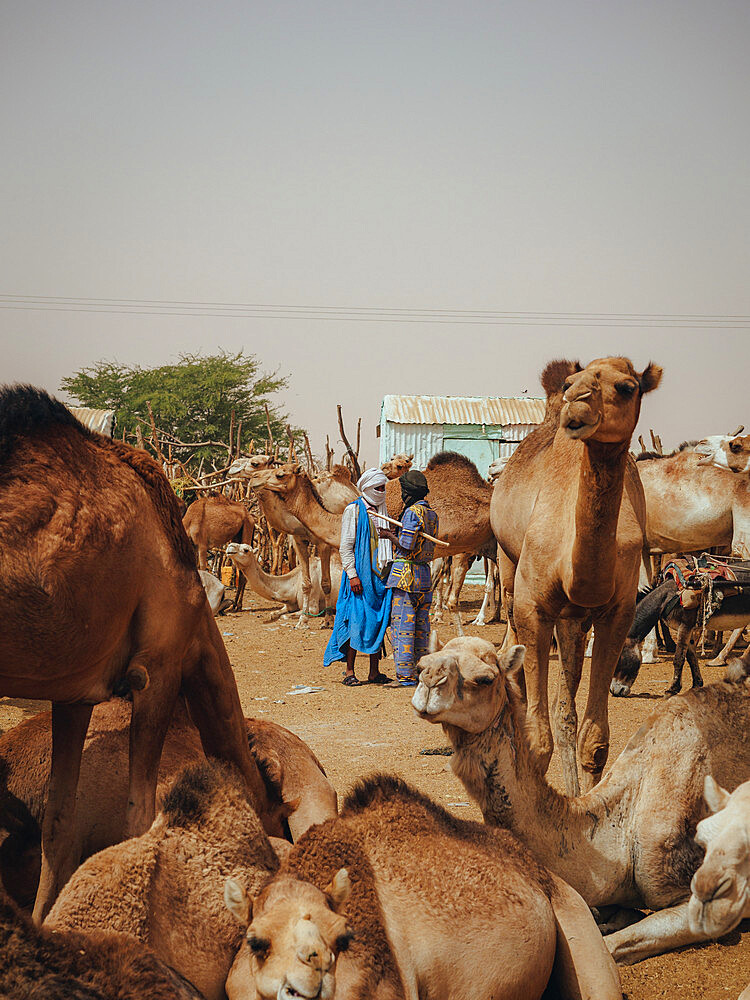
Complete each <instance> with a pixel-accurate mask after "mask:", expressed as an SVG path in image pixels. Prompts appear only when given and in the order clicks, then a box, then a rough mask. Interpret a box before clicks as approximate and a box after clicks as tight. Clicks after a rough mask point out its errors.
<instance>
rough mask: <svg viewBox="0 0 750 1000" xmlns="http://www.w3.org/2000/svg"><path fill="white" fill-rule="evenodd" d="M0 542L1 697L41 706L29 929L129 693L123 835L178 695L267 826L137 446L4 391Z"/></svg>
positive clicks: (65, 865)
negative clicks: (38, 851)
mask: <svg viewBox="0 0 750 1000" xmlns="http://www.w3.org/2000/svg"><path fill="white" fill-rule="evenodd" d="M0 537H2V539H3V544H2V547H0V620H2V623H3V625H2V630H0V693H2V694H4V695H8V696H10V697H13V698H45V699H49V700H50V701H51V702H52V773H51V777H50V784H49V791H48V796H47V804H46V809H45V815H44V823H43V827H42V872H41V877H40V881H39V891H38V893H37V899H36V904H35V907H34V919H35V920H36V921H37V922H40V921H41V919H42V918H43V916H44V915H45V913H46V912H47V910H48V909H49V906H50V905H51V903H52V901H53V900H54V899H55V897H56V895H57V893H58V891H59V889H60V888H61V887H62V885H64V883H65V881H66V880H67V877H68V875H69V874H70V873H71V871H72V866H73V856H72V852H73V830H74V824H75V795H76V785H77V782H78V771H79V767H80V761H81V750H82V748H83V743H84V739H85V736H86V730H87V728H88V725H89V720H90V718H91V712H92V708H93V706H94V705H95V704H96V703H98V702H101V701H106V700H108V699H109V698H111V697H112V695H113V694H115V693H118V694H122V693H126V692H127V691H131V692H132V698H133V713H132V721H131V726H130V765H129V792H128V806H127V814H126V832H127V835H128V836H133V835H136V834H138V833H140V832H142V831H143V830H144V829H147V828H148V826H149V825H150V824H151V821H152V820H153V817H154V811H155V791H156V776H157V771H158V763H159V756H160V754H161V748H162V743H163V741H164V734H165V732H166V730H167V726H168V725H169V719H170V717H171V714H172V709H173V706H174V703H175V701H176V699H177V696H178V694H179V692H180V691H182V692H183V693H184V694H185V696H186V698H187V700H188V704H189V706H190V714H191V716H192V718H193V719H194V721H195V723H196V725H197V727H198V730H199V732H200V735H201V741H202V743H203V746H204V748H205V750H206V752H207V753H210V754H212V755H213V756H216V757H220V758H223V759H226V760H229V761H232V762H234V763H236V764H237V765H238V767H239V768H240V770H241V771H242V773H243V774H244V776H245V779H246V781H247V782H248V787H249V789H250V791H251V793H252V795H253V796H254V800H255V803H256V805H257V808H258V810H259V814H260V815H261V817H262V818H265V817H266V812H267V809H268V801H267V797H266V791H265V786H264V784H263V781H262V779H261V776H260V773H259V771H258V768H257V766H256V764H255V762H254V761H253V759H252V757H251V756H250V753H249V751H248V747H247V737H246V733H245V725H244V718H243V715H242V709H241V706H240V699H239V695H238V694H237V686H236V684H235V680H234V675H233V674H232V668H231V666H230V663H229V657H228V656H227V652H226V649H225V648H224V644H223V642H222V640H221V636H220V635H219V631H218V628H217V626H216V622H215V621H214V618H213V615H212V613H211V609H210V608H209V606H208V602H207V600H206V595H205V593H204V591H203V587H202V585H201V582H200V578H199V576H198V571H197V567H196V560H195V554H194V552H193V548H192V546H191V544H190V542H189V540H188V538H187V535H186V534H185V531H184V529H183V527H182V523H181V521H180V518H179V512H178V507H177V499H176V497H175V495H174V492H173V491H172V488H171V486H170V485H169V482H168V481H167V479H166V477H165V476H164V473H163V472H162V470H161V468H160V467H159V465H158V464H157V463H156V462H155V461H154V460H153V459H151V458H150V457H149V456H148V455H147V454H146V452H144V451H141V450H138V449H135V448H131V447H129V446H128V445H125V444H122V443H120V442H117V441H113V440H110V439H108V438H104V437H102V436H101V435H99V434H96V433H95V432H93V431H89V430H87V429H86V428H84V427H83V425H82V424H80V423H79V422H78V421H77V420H76V419H75V417H74V416H73V415H72V414H71V413H70V411H69V410H68V409H67V408H66V407H65V406H63V404H62V403H60V402H58V401H57V400H54V399H52V398H51V397H50V396H48V395H47V393H45V392H42V391H41V390H38V389H34V388H32V387H29V386H15V387H13V386H11V387H6V388H4V389H2V390H0Z"/></svg>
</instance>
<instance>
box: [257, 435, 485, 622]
mask: <svg viewBox="0 0 750 1000" xmlns="http://www.w3.org/2000/svg"><path fill="white" fill-rule="evenodd" d="M424 474H425V476H426V478H427V483H428V486H429V489H430V493H429V497H428V499H429V502H430V506H431V507H432V508H433V509H434V510H435V511H436V512H437V515H438V517H439V519H440V537H441V539H443V540H444V541H446V542H448V543H449V545H448V547H447V548H443V547H441V549H440V555H441V556H449V555H459V554H461V553H473V552H478V551H480V550H481V549H483V548H484V547H485V546H487V545H489V544H492V545H494V541H493V535H492V529H491V527H490V521H489V504H490V498H491V496H492V487H491V486H490V485H489V484H488V483H487V482H485V480H483V479H482V477H481V476H480V475H479V472H478V471H477V468H476V466H475V465H474V463H473V462H472V461H471V460H470V459H468V458H466V457H465V456H464V455H459V454H457V453H456V452H440V453H439V454H438V455H435V456H433V457H432V458H431V459H430V461H429V462H428V464H427V468H426V469H425V470H424ZM249 481H250V483H251V485H254V486H255V487H256V490H257V489H258V488H260V489H262V491H263V492H264V493H266V492H267V493H275V494H277V495H278V496H279V498H280V502H281V504H282V505H283V506H284V507H285V508H286V511H287V513H289V514H291V515H292V516H293V517H295V518H297V519H298V520H299V521H300V522H301V523H302V524H303V525H304V526H305V527H306V528H307V529H308V531H309V532H310V533H311V534H312V535H313V536H314V537H315V538H316V539H317V540H318V541H320V542H323V543H324V544H325V545H328V546H330V547H331V548H338V547H339V542H340V540H341V516H340V513H333V508H331V507H330V506H329V504H328V503H326V501H325V497H324V496H322V494H320V493H319V492H318V490H317V488H316V487H315V484H314V483H313V482H311V480H310V478H309V477H308V476H307V474H306V473H305V472H304V471H303V470H302V468H301V466H299V465H297V464H295V463H288V464H287V465H283V466H280V467H279V468H275V469H267V470H265V471H260V472H258V473H256V474H255V475H254V476H253V477H251V478H250V480H249ZM386 502H387V504H388V513H389V515H390V516H391V517H398V515H399V514H400V513H401V511H402V509H403V501H402V500H401V488H400V486H399V483H398V481H397V480H391V481H390V482H389V483H388V484H387V485H386ZM326 508H328V509H326ZM342 509H343V508H342ZM449 608H450V610H451V614H452V615H453V617H454V622H455V623H456V625H457V626H458V628H459V631H461V632H462V631H463V629H462V627H461V620H460V618H459V616H458V613H457V611H456V609H455V607H451V605H450V604H449Z"/></svg>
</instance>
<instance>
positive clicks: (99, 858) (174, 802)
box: [44, 761, 278, 1000]
mask: <svg viewBox="0 0 750 1000" xmlns="http://www.w3.org/2000/svg"><path fill="white" fill-rule="evenodd" d="M277 868H278V859H277V857H276V854H275V853H274V851H273V848H272V847H271V844H270V843H269V841H268V838H267V837H266V835H265V832H264V830H263V827H262V826H261V823H260V821H259V819H258V817H257V815H256V813H255V811H254V810H253V808H252V806H251V805H250V802H249V800H248V796H247V791H246V788H245V786H244V785H243V783H242V781H241V780H240V778H239V775H237V774H236V773H235V772H234V771H233V770H231V769H230V767H229V766H228V765H225V764H220V763H219V762H209V761H204V762H203V763H200V764H194V765H191V766H190V767H188V768H186V769H185V770H184V771H182V772H181V773H180V774H179V776H178V777H177V778H176V780H175V782H174V784H173V785H172V787H171V788H170V790H169V791H168V792H167V793H166V795H165V796H164V798H163V800H162V804H161V809H160V811H159V813H158V815H157V817H156V819H155V820H154V822H153V824H152V825H151V828H150V829H149V830H148V831H147V832H146V833H144V834H142V835H141V836H140V837H136V838H133V839H132V840H128V841H125V842H124V843H122V844H116V845H115V846H113V847H108V848H106V850H104V851H100V852H99V853H98V854H95V855H93V857H91V858H89V859H88V860H87V861H85V862H84V863H83V865H81V867H80V868H79V869H78V870H77V871H76V872H75V873H74V874H73V876H72V878H71V879H70V881H69V882H68V883H67V885H66V886H65V887H64V888H63V890H62V892H61V893H60V895H59V896H58V898H57V900H56V902H55V904H54V906H53V907H52V909H51V910H50V912H49V914H48V916H47V919H46V920H45V922H44V927H45V928H46V929H50V930H79V931H84V932H89V931H91V930H94V929H97V928H99V929H105V930H108V931H114V932H117V933H119V934H126V935H130V936H131V937H134V938H135V939H136V940H138V941H140V942H141V943H142V944H144V945H147V946H148V947H149V948H150V949H151V950H152V951H153V952H154V954H155V955H157V956H158V957H159V958H160V959H161V960H162V961H164V962H166V963H168V964H169V965H171V966H172V967H173V968H174V969H176V970H177V971H178V972H179V973H180V974H181V975H183V976H185V978H186V979H188V980H189V981H190V982H191V983H193V985H194V986H195V987H196V988H197V989H198V990H200V992H201V993H202V994H203V995H204V997H205V998H206V1000H222V998H223V997H224V983H225V982H226V978H227V975H228V973H229V969H230V968H231V966H232V963H233V961H234V959H235V956H236V954H237V951H238V950H239V947H240V943H241V939H242V935H241V933H240V932H239V928H238V927H237V924H236V923H235V921H233V920H232V919H231V918H230V917H229V914H228V913H227V912H226V909H225V907H224V904H223V890H224V883H225V882H226V880H227V878H230V877H231V878H234V879H237V880H239V881H241V882H242V883H243V884H245V885H247V886H248V887H249V889H250V891H251V892H257V890H258V889H259V888H260V886H261V885H262V884H263V883H264V882H265V881H266V880H267V879H268V877H269V875H272V874H273V873H274V872H275V871H276V870H277Z"/></svg>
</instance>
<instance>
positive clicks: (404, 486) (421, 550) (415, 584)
mask: <svg viewBox="0 0 750 1000" xmlns="http://www.w3.org/2000/svg"><path fill="white" fill-rule="evenodd" d="M399 483H400V484H401V497H402V499H403V501H404V509H403V512H402V514H401V518H400V520H401V531H400V532H399V533H398V534H395V533H394V532H390V531H389V532H387V533H386V532H383V531H381V532H380V534H381V537H383V536H384V535H386V537H389V538H390V539H391V541H392V542H393V566H392V568H391V572H390V574H389V576H388V582H387V584H386V586H387V587H389V588H391V589H392V590H393V604H392V605H391V642H392V644H393V659H394V662H395V664H396V678H397V680H396V683H397V684H398V685H399V686H402V687H413V686H414V685H415V684H416V683H417V670H416V665H417V661H418V660H419V659H420V657H422V656H424V655H425V654H426V653H427V647H428V644H429V640H430V605H431V604H432V579H431V574H430V560H431V559H432V554H433V552H434V550H435V543H434V542H431V541H429V540H428V539H427V538H425V537H424V533H425V532H426V533H427V534H428V535H437V532H438V516H437V514H436V513H435V511H434V510H433V509H432V508H431V507H430V505H429V504H428V502H427V501H426V500H425V497H426V496H427V494H428V493H429V490H428V488H427V480H426V479H425V477H424V475H423V473H421V472H417V471H416V469H410V470H409V472H406V473H404V475H403V476H401V478H400V479H399Z"/></svg>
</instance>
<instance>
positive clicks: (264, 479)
mask: <svg viewBox="0 0 750 1000" xmlns="http://www.w3.org/2000/svg"><path fill="white" fill-rule="evenodd" d="M300 478H307V474H306V473H305V472H304V471H303V469H302V466H301V465H300V464H299V463H298V462H286V463H285V464H284V465H279V466H276V467H274V468H269V469H261V470H260V471H258V472H255V473H253V474H252V475H251V476H249V477H248V482H249V483H250V485H251V486H253V487H255V488H256V489H264V490H270V491H271V492H272V493H279V494H280V495H281V496H287V495H288V494H289V493H291V492H292V491H293V490H294V487H295V486H296V485H297V480H298V479H300Z"/></svg>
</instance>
